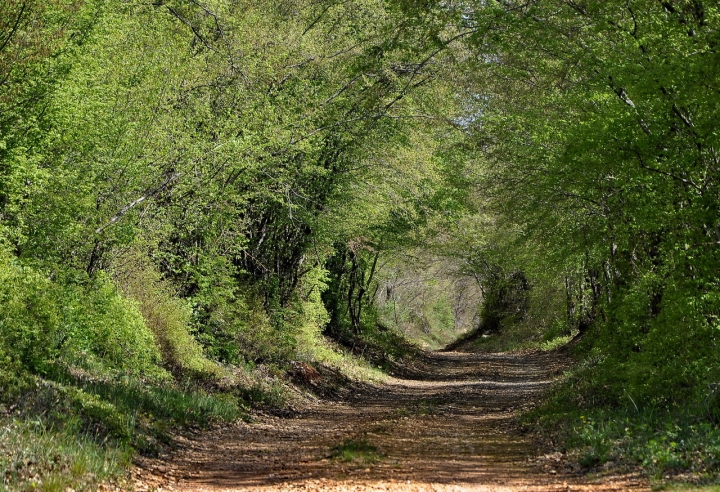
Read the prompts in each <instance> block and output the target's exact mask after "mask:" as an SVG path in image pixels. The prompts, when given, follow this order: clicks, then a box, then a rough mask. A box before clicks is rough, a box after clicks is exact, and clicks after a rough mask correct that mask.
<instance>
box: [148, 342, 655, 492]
mask: <svg viewBox="0 0 720 492" xmlns="http://www.w3.org/2000/svg"><path fill="white" fill-rule="evenodd" d="M562 367H563V366H562V362H558V360H557V356H548V355H547V354H530V355H528V354H525V355H519V354H461V353H441V354H432V355H430V356H428V358H427V360H426V361H425V364H424V368H423V370H422V371H420V372H418V373H417V374H415V375H413V376H411V377H407V378H404V379H393V380H391V381H390V382H389V383H388V384H386V385H383V386H380V387H365V388H363V389H360V390H358V391H355V392H354V394H350V395H347V398H344V399H343V401H342V402H328V401H318V402H317V403H316V404H313V405H309V406H308V407H307V408H306V409H304V410H302V411H300V412H297V413H296V414H295V415H292V416H288V417H277V416H270V415H259V416H258V417H257V419H256V421H255V422H253V423H250V424H247V423H238V424H236V425H234V426H231V427H229V428H223V429H218V430H214V431H210V432H205V433H202V434H199V435H198V436H197V437H196V438H195V439H193V440H181V443H180V444H181V447H180V449H179V450H178V451H177V452H176V453H175V454H173V455H171V456H168V457H166V458H164V459H163V460H155V461H150V462H147V463H145V464H143V469H138V471H137V474H136V487H137V489H138V490H143V489H145V490H148V489H153V488H154V489H158V488H161V489H163V490H188V491H190V490H193V491H220V490H227V491H230V490H251V491H282V490H288V491H289V490H320V491H330V490H332V491H340V490H356V491H367V490H393V491H394V490H400V491H416V490H417V491H450V490H452V491H455V490H457V491H460V490H478V491H485V490H488V491H489V490H493V491H515V490H528V491H546V490H548V491H549V490H593V491H594V490H646V489H647V488H646V486H645V484H644V482H643V481H642V480H641V479H639V478H638V477H636V476H613V477H606V478H605V479H603V480H600V481H596V482H592V481H589V480H588V479H586V478H583V477H582V475H579V474H576V473H573V470H572V469H569V468H568V467H567V466H564V465H563V460H562V456H561V455H560V454H559V453H556V454H550V455H544V456H543V455H541V453H539V451H538V450H537V447H536V446H535V445H534V444H533V442H532V440H531V439H530V438H529V437H527V436H525V435H523V434H522V432H521V429H520V427H519V425H518V423H517V415H518V413H519V411H520V410H522V409H523V408H524V407H527V406H529V405H532V402H533V401H536V400H537V398H538V397H539V396H540V395H541V394H542V393H543V391H545V389H546V388H547V386H548V384H549V383H550V382H551V381H552V377H553V376H552V375H553V374H555V373H557V372H558V371H559V370H561V369H562ZM343 451H345V452H346V454H348V455H349V456H346V457H347V458H352V459H351V460H350V461H344V460H343V459H342V458H341V456H340V454H341V453H342V452H343Z"/></svg>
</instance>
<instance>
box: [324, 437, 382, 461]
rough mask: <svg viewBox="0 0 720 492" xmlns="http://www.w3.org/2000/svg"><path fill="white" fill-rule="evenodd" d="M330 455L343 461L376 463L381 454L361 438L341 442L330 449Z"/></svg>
mask: <svg viewBox="0 0 720 492" xmlns="http://www.w3.org/2000/svg"><path fill="white" fill-rule="evenodd" d="M330 455H331V456H332V457H333V458H334V459H337V460H340V461H344V462H348V463H349V462H359V463H376V462H377V461H379V460H380V458H381V456H380V454H379V453H378V449H377V447H375V446H374V445H372V444H370V443H369V442H367V441H365V440H362V439H352V440H348V441H345V442H343V443H342V444H339V445H337V446H335V447H333V448H332V449H331V450H330Z"/></svg>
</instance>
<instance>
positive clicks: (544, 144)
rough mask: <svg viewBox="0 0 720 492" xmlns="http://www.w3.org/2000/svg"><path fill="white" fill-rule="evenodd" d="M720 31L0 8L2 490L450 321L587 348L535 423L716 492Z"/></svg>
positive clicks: (623, 7) (548, 18)
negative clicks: (304, 369)
mask: <svg viewBox="0 0 720 492" xmlns="http://www.w3.org/2000/svg"><path fill="white" fill-rule="evenodd" d="M719 44H720V7H719V6H718V4H717V3H716V2H710V1H705V0H668V1H661V0H623V1H619V0H603V1H600V0H546V1H532V0H523V1H514V0H507V1H485V0H467V1H465V0H461V1H455V0H452V1H446V2H428V1H425V0H385V1H381V0H346V1H342V2H336V1H330V0H328V1H325V0H315V1H310V0H279V1H274V2H265V1H262V0H261V1H256V2H244V1H230V0H155V1H152V2H150V1H148V2H142V1H133V0H84V1H83V0H49V1H40V0H4V1H3V2H2V3H1V4H0V400H1V402H2V406H1V407H0V410H2V412H0V413H2V415H3V417H1V418H2V419H4V420H3V421H2V422H3V423H4V425H5V427H3V429H4V430H3V431H2V432H0V445H1V446H0V447H1V448H3V449H10V450H12V451H10V452H8V453H7V454H2V453H0V469H2V470H3V471H4V472H5V475H4V480H5V482H4V483H5V485H4V486H7V487H10V488H15V487H17V488H23V487H26V486H27V483H29V482H28V480H30V479H31V477H30V478H28V477H29V475H26V474H24V473H25V472H24V471H23V469H22V467H18V465H17V464H18V463H20V462H22V461H23V460H27V459H28V458H27V456H33V458H32V459H33V460H35V462H36V463H39V465H38V466H39V467H40V468H41V470H44V471H42V473H45V474H47V475H48V476H51V475H52V474H55V475H52V476H54V477H55V478H53V480H57V481H59V482H58V483H63V484H65V483H67V484H73V486H75V487H76V488H80V489H82V488H83V487H85V488H92V487H94V483H95V482H94V481H93V480H104V479H107V478H108V477H110V478H112V477H117V476H120V475H121V474H122V469H123V467H124V466H126V464H127V463H128V460H130V459H131V457H132V454H133V453H136V452H140V453H153V452H156V450H157V449H158V446H161V445H162V441H163V436H164V435H165V432H166V430H167V428H168V427H169V426H175V425H202V424H203V423H207V422H211V421H222V420H232V419H235V418H238V417H240V416H241V415H242V414H243V411H244V410H243V409H244V408H246V407H247V405H251V404H253V405H254V404H265V405H282V401H283V389H282V385H283V384H284V383H282V380H283V378H284V374H285V371H286V370H287V368H288V367H290V364H291V363H292V362H294V361H302V362H306V363H311V364H315V365H317V366H327V367H330V368H334V370H340V371H342V372H344V373H345V374H347V375H348V376H349V377H351V378H353V377H361V378H374V377H378V378H379V377H381V374H380V372H379V371H378V369H377V368H378V367H379V366H382V367H383V368H390V367H392V364H394V363H396V362H397V361H398V360H400V359H402V358H403V357H411V355H412V353H413V351H415V350H417V349H416V348H413V346H412V345H411V344H410V343H409V342H407V343H406V342H404V341H402V340H410V341H415V342H416V343H424V344H425V346H426V347H431V348H436V347H439V346H442V345H445V344H447V343H449V342H451V341H452V340H453V339H455V338H457V337H459V336H461V335H462V334H465V336H466V339H467V340H469V341H470V342H469V343H471V344H474V347H475V349H477V350H501V349H502V350H507V349H518V348H541V349H554V348H556V347H558V346H560V345H562V344H564V343H566V342H568V341H569V340H571V339H573V341H572V342H571V343H570V345H569V348H567V349H566V350H570V351H571V352H572V353H573V354H574V356H575V357H576V358H577V359H578V361H579V363H578V365H577V366H576V368H575V369H573V371H571V373H569V374H568V375H567V377H566V379H565V382H564V383H563V384H562V385H560V386H559V387H558V388H557V389H556V390H555V393H554V394H553V397H552V398H551V400H550V401H549V402H547V403H546V404H545V406H543V407H541V408H540V409H538V410H536V411H535V413H533V414H532V415H531V416H530V417H529V418H530V419H532V420H531V421H532V423H533V425H536V426H538V427H539V428H540V427H541V428H543V429H545V431H546V432H549V433H551V434H552V435H554V436H555V438H557V439H559V440H560V441H562V442H563V443H565V444H564V445H566V446H570V447H572V446H575V447H577V448H580V449H582V450H583V451H582V453H583V454H582V459H583V460H584V461H585V463H586V464H588V465H593V464H596V463H601V462H605V461H610V460H620V459H623V460H626V461H629V462H633V463H640V464H643V465H644V466H645V467H646V468H647V469H648V470H649V471H650V472H651V473H665V471H666V470H676V471H684V470H691V471H693V472H695V473H696V474H698V476H700V477H702V478H703V479H705V480H713V479H714V477H715V476H716V475H717V470H718V467H719V466H720V428H718V425H720V393H718V391H717V390H718V388H719V387H720V386H719V385H720V357H719V356H720V346H719V343H720V342H719V341H718V334H719V333H720V332H719V331H718V330H720V320H719V319H718V317H719V316H720V161H719V155H718V151H719V146H720V141H719V140H720V133H719V130H718V128H719V127H718V116H717V115H718V114H720V54H719V53H718V49H719V48H720V46H719ZM28 443H36V444H34V445H31V444H28ZM37 443H39V444H37ZM618 443H620V444H618ZM33 446H36V447H34V448H33ZM58 447H59V448H62V449H64V450H65V451H63V453H65V454H66V455H67V456H69V458H67V459H69V460H73V459H75V458H73V456H80V457H82V459H81V458H77V462H78V463H80V462H82V463H84V465H82V466H85V467H86V468H85V469H82V467H80V469H75V468H73V467H70V468H69V470H71V471H68V468H67V467H65V468H63V469H60V468H57V469H54V468H53V465H52V463H51V461H52V458H51V456H52V454H53V452H52V451H47V450H52V449H55V448H58ZM31 448H32V449H31ZM33 453H34V454H33ZM43 453H46V455H44V454H43ZM618 453H620V455H619V454H618ZM91 455H92V456H95V458H94V459H89V458H87V457H88V456H91ZM43 460H45V461H47V463H49V464H46V465H43V463H45V461H43ZM43 466H44V468H43ZM78 466H80V465H78ZM93 467H94V468H93ZM90 472H92V473H93V475H92V476H93V477H94V478H92V479H87V478H86V477H87V476H89V474H90ZM87 480H90V481H87ZM48 490H50V489H48ZM53 490H54V489H53ZM58 490H64V488H63V489H58Z"/></svg>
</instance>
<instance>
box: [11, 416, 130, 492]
mask: <svg viewBox="0 0 720 492" xmlns="http://www.w3.org/2000/svg"><path fill="white" fill-rule="evenodd" d="M72 427H73V425H72V424H70V423H68V425H66V426H65V427H64V428H63V429H54V428H52V427H49V426H48V425H47V423H46V422H45V421H43V420H42V419H39V418H35V419H27V418H26V419H22V420H21V419H17V418H12V417H10V416H7V415H6V416H4V417H2V418H0V450H1V451H0V490H39V491H48V492H51V491H52V492H55V491H61V492H64V491H65V490H67V489H68V488H72V489H74V490H77V491H80V490H96V489H97V484H98V483H101V482H115V483H122V482H123V481H124V480H125V479H126V470H127V467H128V466H129V465H130V460H131V458H132V455H133V451H132V449H131V448H130V447H128V446H107V445H103V443H98V442H96V441H95V440H93V439H90V438H88V437H86V436H85V437H84V436H81V435H78V434H77V433H76V432H75V431H74V429H73V428H72Z"/></svg>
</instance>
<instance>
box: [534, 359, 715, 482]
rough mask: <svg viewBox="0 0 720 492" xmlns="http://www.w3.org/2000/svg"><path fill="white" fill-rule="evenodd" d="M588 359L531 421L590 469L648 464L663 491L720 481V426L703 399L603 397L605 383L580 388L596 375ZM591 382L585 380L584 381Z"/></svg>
mask: <svg viewBox="0 0 720 492" xmlns="http://www.w3.org/2000/svg"><path fill="white" fill-rule="evenodd" d="M592 369H593V366H592V364H581V365H579V366H576V368H574V369H573V370H572V371H570V372H569V373H567V374H566V375H565V378H564V380H563V381H562V382H561V383H560V384H559V385H558V386H557V387H556V389H555V391H554V392H553V394H552V395H551V396H550V398H549V400H548V401H546V402H545V403H544V404H543V405H542V406H540V407H538V408H537V409H535V410H533V411H532V412H530V413H529V414H527V415H526V416H525V421H526V424H527V425H528V426H531V427H534V428H536V429H539V432H540V434H541V435H542V436H543V437H544V438H546V439H547V440H548V441H551V442H553V443H554V446H556V447H558V446H559V447H560V448H561V450H562V451H565V452H566V453H567V456H568V458H569V459H570V460H571V461H572V462H575V463H577V464H578V465H579V467H580V469H582V470H584V471H586V472H595V471H600V470H603V469H613V468H620V469H622V468H631V469H641V470H642V471H643V473H645V474H646V475H647V476H648V478H649V479H650V481H651V483H652V484H653V488H658V489H662V490H716V488H713V487H714V486H715V487H716V486H720V427H718V425H717V424H716V423H715V422H713V421H712V420H711V419H709V418H708V413H707V411H706V410H707V409H706V408H703V407H702V405H695V406H693V405H676V406H659V405H656V406H653V405H639V404H638V403H639V402H635V401H633V400H632V399H631V398H630V397H627V398H626V401H627V402H626V404H625V405H622V404H621V405H618V404H615V405H610V404H608V403H606V402H603V394H602V388H595V390H594V391H588V390H587V388H586V389H585V390H583V389H581V388H582V386H583V384H584V382H583V380H584V379H589V378H591V377H592V375H590V374H588V371H592ZM585 383H586V381H585Z"/></svg>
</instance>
